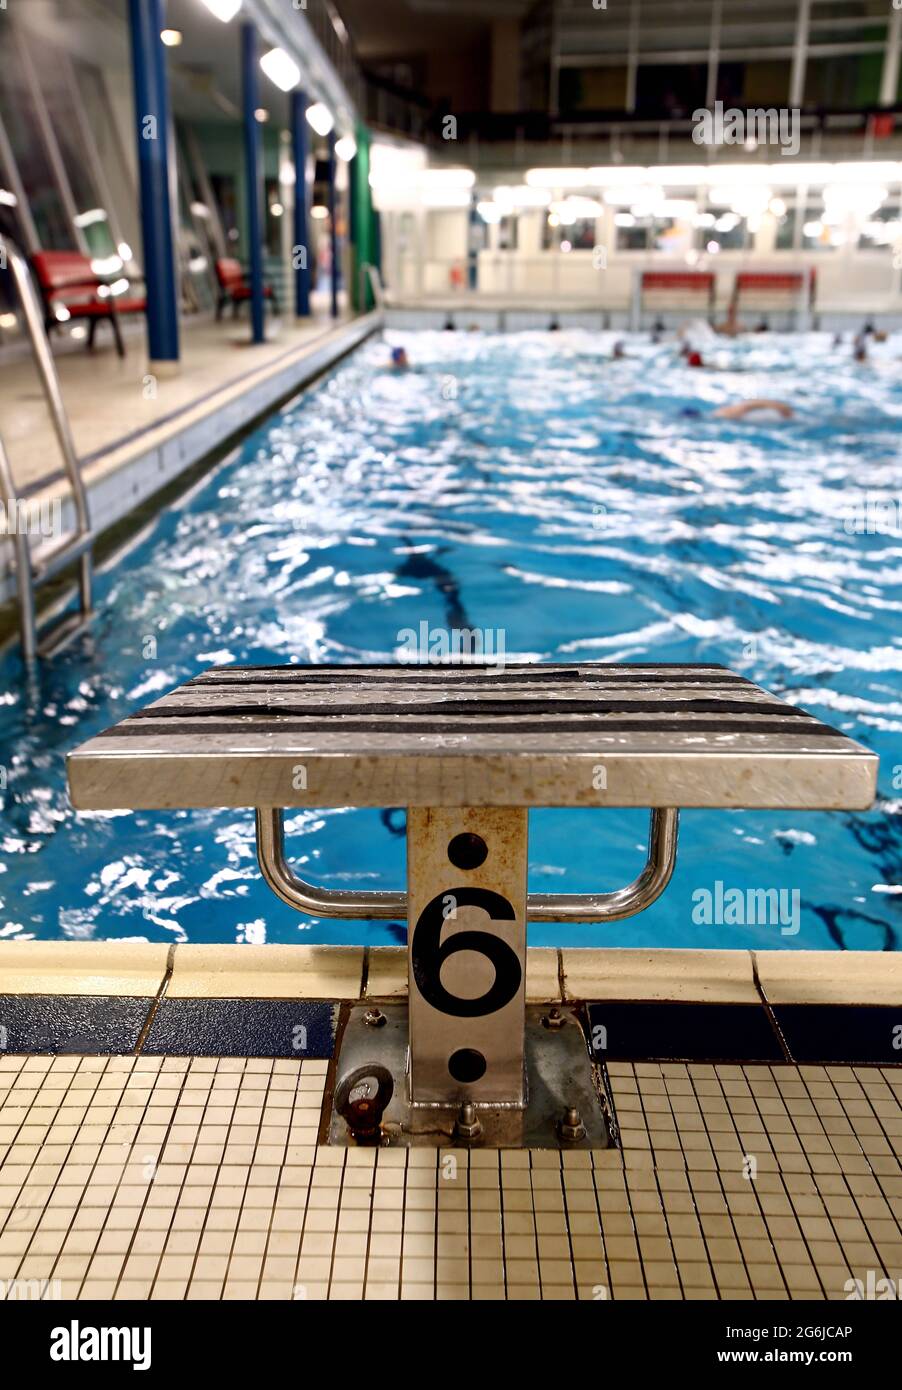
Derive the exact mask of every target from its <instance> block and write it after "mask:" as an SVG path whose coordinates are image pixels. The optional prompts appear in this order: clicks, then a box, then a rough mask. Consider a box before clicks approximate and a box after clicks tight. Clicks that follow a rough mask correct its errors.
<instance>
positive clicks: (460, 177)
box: [419, 169, 476, 189]
mask: <svg viewBox="0 0 902 1390" xmlns="http://www.w3.org/2000/svg"><path fill="white" fill-rule="evenodd" d="M475 182H476V175H475V174H474V172H473V170H472V169H423V170H422V172H421V173H420V178H419V183H420V187H421V188H424V189H426V188H472V187H473V185H474V183H475Z"/></svg>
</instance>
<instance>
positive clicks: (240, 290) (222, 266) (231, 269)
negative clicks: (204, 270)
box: [215, 256, 279, 320]
mask: <svg viewBox="0 0 902 1390" xmlns="http://www.w3.org/2000/svg"><path fill="white" fill-rule="evenodd" d="M215 269H216V279H217V281H218V283H219V300H218V302H217V304H216V318H217V320H218V319H221V318H222V311H223V309H224V308H225V306H226V305H227V304H229V303H231V305H232V317H233V318H237V317H238V310H239V309H240V307H241V305H242V304H244V303H245V302H246V300H248V299H250V297H251V287H250V285H249V284H248V283H247V280H246V279H245V278H244V271H243V270H242V269H241V262H240V261H235V260H231V259H230V258H229V257H228V256H223V257H221V258H220V259H219V260H218V261H217V262H216V266H215ZM263 298H264V299H269V300H271V302H272V307H273V310H274V312H275V313H278V312H279V302H278V300H277V299H276V295H275V291H274V290H273V288H272V286H271V285H264V286H263Z"/></svg>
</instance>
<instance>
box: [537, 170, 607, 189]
mask: <svg viewBox="0 0 902 1390" xmlns="http://www.w3.org/2000/svg"><path fill="white" fill-rule="evenodd" d="M526 182H527V183H528V185H529V187H530V188H588V187H589V186H590V185H591V182H592V180H591V179H590V177H589V170H588V169H527V171H526Z"/></svg>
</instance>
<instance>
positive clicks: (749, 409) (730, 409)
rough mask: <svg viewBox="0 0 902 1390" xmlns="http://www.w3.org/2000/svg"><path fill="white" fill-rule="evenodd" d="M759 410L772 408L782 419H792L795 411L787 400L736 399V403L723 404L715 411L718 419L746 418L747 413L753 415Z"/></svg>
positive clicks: (715, 416)
mask: <svg viewBox="0 0 902 1390" xmlns="http://www.w3.org/2000/svg"><path fill="white" fill-rule="evenodd" d="M757 410H770V411H772V412H774V413H775V414H777V415H779V417H780V419H781V420H791V419H792V417H793V415H794V414H795V411H794V410H793V408H792V406H791V405H787V404H786V402H785V401H768V400H753V401H736V403H735V404H734V405H722V406H719V407H718V409H717V410H715V411H714V412H713V414H714V418H715V419H716V420H744V419H745V417H746V415H751V414H752V413H753V412H755V411H757Z"/></svg>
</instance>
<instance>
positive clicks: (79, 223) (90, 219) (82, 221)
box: [72, 208, 106, 227]
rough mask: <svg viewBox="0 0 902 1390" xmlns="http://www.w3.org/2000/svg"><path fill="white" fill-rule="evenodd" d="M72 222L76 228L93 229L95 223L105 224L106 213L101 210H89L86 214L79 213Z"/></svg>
mask: <svg viewBox="0 0 902 1390" xmlns="http://www.w3.org/2000/svg"><path fill="white" fill-rule="evenodd" d="M72 221H73V222H74V223H75V225H76V227H93V225H94V223H95V222H105V221H106V213H105V212H104V210H103V208H89V209H88V211H87V212H80V213H79V214H78V216H77V217H73V219H72Z"/></svg>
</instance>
